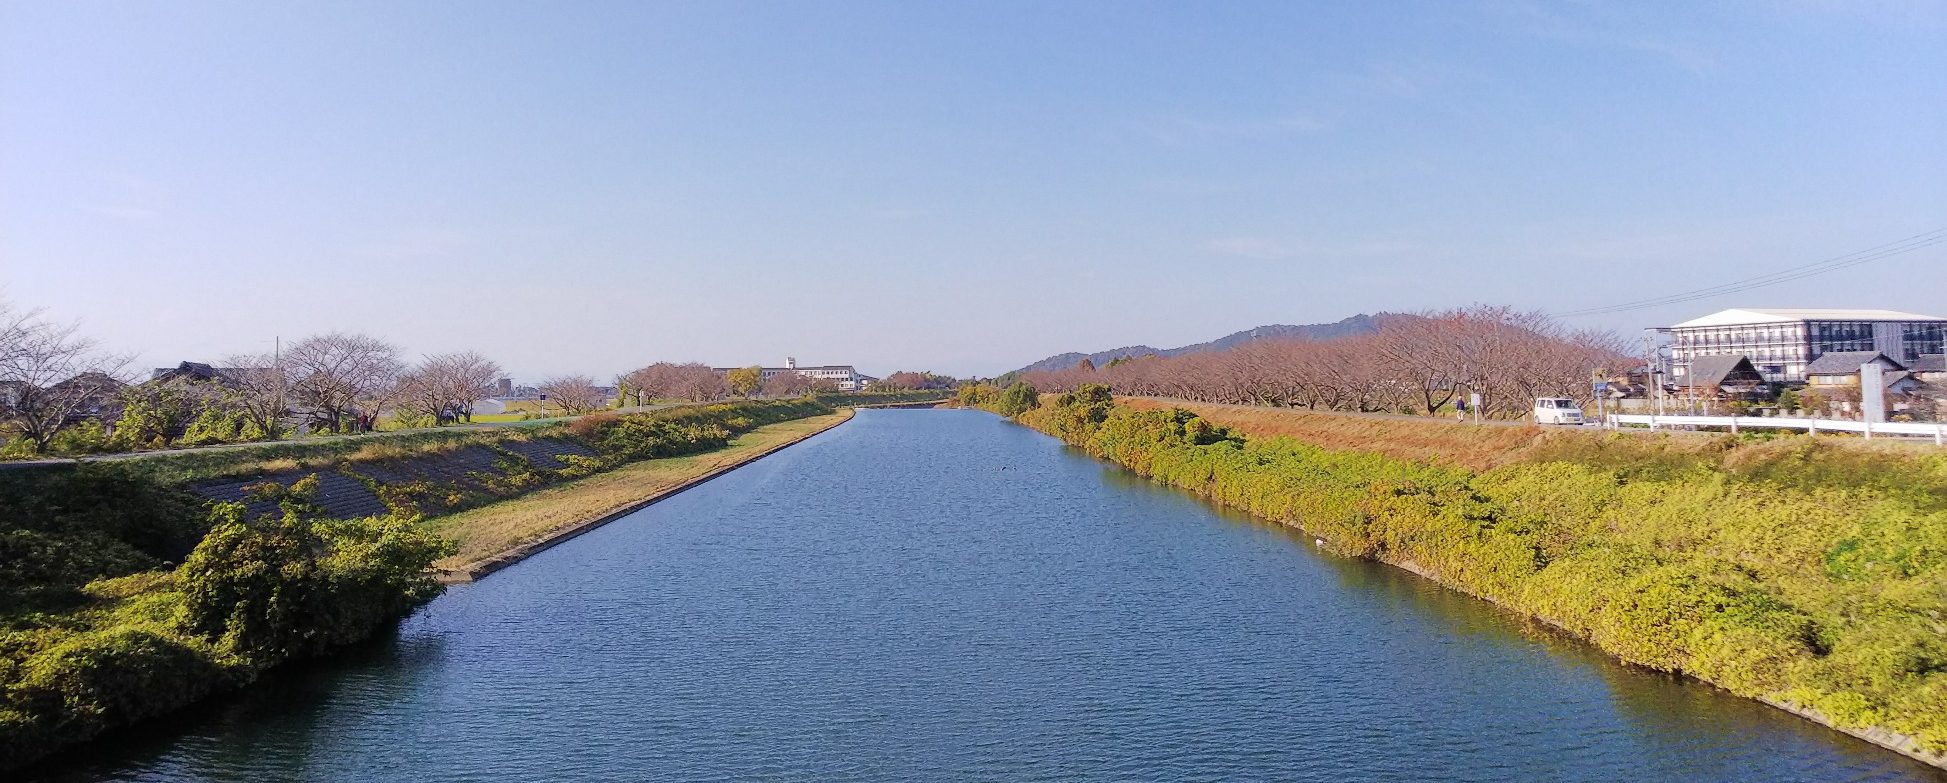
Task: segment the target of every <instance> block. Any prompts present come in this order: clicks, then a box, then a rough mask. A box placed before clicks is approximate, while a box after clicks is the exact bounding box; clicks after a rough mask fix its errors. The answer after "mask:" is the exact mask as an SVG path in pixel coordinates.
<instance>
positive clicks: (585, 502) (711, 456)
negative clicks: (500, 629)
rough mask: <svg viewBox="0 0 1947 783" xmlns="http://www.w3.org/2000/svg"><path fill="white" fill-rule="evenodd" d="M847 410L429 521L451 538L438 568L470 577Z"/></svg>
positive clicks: (829, 423)
mask: <svg viewBox="0 0 1947 783" xmlns="http://www.w3.org/2000/svg"><path fill="white" fill-rule="evenodd" d="M851 417H852V416H851V413H850V412H847V411H841V412H839V413H833V414H827V415H823V416H814V417H811V418H808V419H798V420H795V421H788V422H783V423H780V424H772V425H769V426H764V427H759V428H757V429H754V430H751V431H750V432H747V433H745V434H743V435H740V436H738V437H737V438H736V439H735V440H733V441H731V443H730V445H728V446H725V447H724V448H721V449H718V450H716V451H711V452H706V453H703V454H696V455H692V456H686V457H669V458H667V459H657V460H649V461H646V462H638V463H634V464H631V465H625V466H623V467H620V468H616V469H615V470H612V471H609V472H606V473H598V474H595V475H593V476H589V477H587V478H583V479H578V480H575V481H571V482H568V483H566V484H562V485H560V486H556V487H549V488H547V489H543V490H540V491H538V492H534V493H533V494H529V495H524V496H522V497H518V498H514V499H512V500H507V501H504V502H500V503H494V504H492V505H488V506H482V507H480V508H475V509H470V510H467V511H462V512H459V513H457V514H452V515H449V516H444V517H436V518H433V519H432V520H430V523H431V524H432V526H433V528H434V529H435V530H437V531H438V532H439V533H440V535H442V536H444V537H446V538H449V539H451V540H452V541H453V542H454V543H455V545H456V551H455V552H454V554H452V555H450V556H448V557H446V558H444V559H442V560H440V561H439V562H438V563H436V564H435V567H436V568H438V569H439V570H441V571H442V572H444V573H446V574H449V575H452V576H453V577H455V578H458V577H468V578H470V577H475V576H478V575H479V574H480V573H481V570H482V569H483V568H487V567H491V566H498V565H501V564H503V563H504V562H506V561H505V560H504V558H506V557H508V556H509V555H510V554H511V555H518V554H525V553H526V548H527V547H530V546H533V545H535V544H537V543H548V542H552V541H553V540H555V537H556V536H558V535H560V534H562V533H563V532H569V531H573V532H580V531H581V530H582V529H584V528H583V526H584V525H587V524H588V523H590V522H594V521H600V520H605V519H608V518H610V517H612V516H615V515H617V514H619V513H622V512H625V511H629V510H633V509H634V508H637V507H639V506H641V505H643V504H644V503H646V502H648V501H651V500H655V499H659V498H662V497H664V496H666V495H669V494H671V493H672V492H674V491H677V490H679V489H682V488H686V487H688V486H690V485H691V484H692V483H694V482H696V481H697V480H699V479H702V478H705V477H709V476H713V475H716V474H717V473H720V472H722V471H724V470H727V469H730V468H734V467H736V466H738V465H742V464H744V463H746V462H749V461H751V460H754V459H757V458H758V457H762V456H764V455H765V454H769V453H770V452H772V451H775V450H777V449H779V448H782V447H784V446H788V445H790V444H792V443H796V442H798V441H800V440H803V439H805V438H808V437H811V436H812V435H816V434H818V433H820V432H823V431H825V430H828V429H831V428H832V427H836V426H838V425H839V424H842V423H844V422H845V421H846V420H847V419H850V418H851Z"/></svg>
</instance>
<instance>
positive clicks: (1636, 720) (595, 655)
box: [45, 411, 1943, 783]
mask: <svg viewBox="0 0 1947 783" xmlns="http://www.w3.org/2000/svg"><path fill="white" fill-rule="evenodd" d="M172 724H173V725H171V726H168V727H162V728H153V729H149V730H146V731H144V732H142V733H140V734H137V735H134V736H124V737H121V738H119V739H118V740H116V741H114V742H110V743H104V744H105V745H107V746H108V747H104V748H94V749H90V750H88V751H87V752H86V753H85V754H78V757H71V758H68V759H65V760H63V761H62V762H61V766H58V767H56V768H54V769H52V770H48V771H47V774H46V775H45V777H46V778H47V779H51V780H61V781H69V780H72V781H92V780H144V781H149V780H153V781H240V782H241V781H251V782H253V783H254V782H256V781H283V780H301V781H411V782H413V783H431V782H433V781H489V780H491V781H526V780H545V781H553V780H575V781H580V780H591V781H592V780H618V781H627V780H681V781H687V780H698V781H717V780H721V781H733V780H734V781H746V780H760V781H761V780H789V781H824V780H866V781H930V780H951V781H984V780H999V781H1016V780H1046V781H1106V780H1157V781H1179V780H1182V781H1188V780H1297V781H1333V782H1334V783H1347V782H1349V781H1367V780H1374V781H1378V780H1426V781H1509V780H1570V781H1581V780H1587V781H1662V780H1670V781H1774V780H1776V781H1786V780H1804V781H1852V780H1940V779H1943V778H1941V777H1937V776H1936V775H1935V774H1934V773H1933V771H1931V770H1930V769H1928V768H1926V767H1922V766H1919V765H1917V764H1914V763H1912V762H1909V761H1907V760H1905V759H1902V758H1901V757H1899V756H1896V755H1893V754H1891V753H1887V752H1885V751H1881V750H1879V749H1877V748H1874V747H1872V746H1870V745H1866V744H1864V743H1861V742H1858V741H1855V740H1852V739H1850V738H1848V737H1844V736H1842V735H1838V734H1836V733H1832V732H1829V731H1826V730H1823V729H1820V728H1818V727H1816V726H1813V725H1811V724H1809V723H1805V722H1803V721H1800V720H1798V719H1796V718H1793V717H1790V716H1788V715H1785V714H1783V713H1780V712H1777V711H1775V710H1772V709H1769V708H1766V707H1763V706H1760V705H1755V704H1751V703H1748V702H1744V701H1742V700H1738V699H1733V698H1730V697H1726V696H1723V695H1721V694H1719V693H1716V692H1714V691H1712V690H1711V689H1709V688H1707V687H1704V686H1701V685H1697V684H1695V683H1686V682H1683V681H1680V680H1676V679H1673V678H1669V677H1664V676H1658V675H1653V674H1648V673H1644V672H1638V671H1633V670H1630V669H1626V668H1624V667H1622V666H1619V665H1616V664H1613V663H1611V662H1609V661H1608V660H1606V659H1605V658H1603V657H1601V656H1599V655H1596V654H1594V653H1592V652H1590V651H1589V650H1587V649H1586V648H1584V647H1582V646H1580V645H1578V644H1575V643H1572V642H1567V641H1564V640H1560V639H1557V638H1554V637H1551V636H1549V635H1548V634H1545V633H1541V632H1537V631H1535V630H1533V629H1531V628H1529V627H1527V626H1526V624H1524V623H1522V622H1521V621H1519V620H1517V619H1515V618H1512V617H1510V616H1508V615H1505V614H1502V613H1500V612H1498V611H1497V610H1494V609H1492V608H1490V607H1488V606H1486V605H1484V604H1482V603H1480V602H1477V601H1473V600H1471V599H1466V598H1462V597H1459V596H1455V595H1453V594H1451V593H1447V592H1444V591H1442V590H1440V589H1438V588H1436V587H1433V586H1431V585H1429V584H1428V583H1426V582H1424V581H1421V580H1418V579H1416V578H1414V577H1411V576H1409V575H1406V574H1404V573H1402V572H1399V571H1397V570H1393V569H1389V568H1386V567H1383V566H1377V565H1373V564H1370V563H1363V562H1354V561H1346V560H1339V559H1334V558H1329V557H1326V556H1323V555H1320V554H1318V553H1316V552H1314V551H1313V550H1312V549H1311V548H1310V547H1309V545H1308V543H1307V540H1306V539H1304V538H1302V537H1299V536H1295V535H1292V534H1289V533H1287V532H1285V531H1283V530H1280V529H1275V528H1272V527H1269V526H1266V525H1262V524H1258V523H1255V522H1252V521H1250V520H1248V519H1246V518H1242V517H1238V516H1233V515H1228V514H1225V513H1223V512H1220V511H1217V510H1213V509H1212V508H1210V507H1208V506H1206V505H1204V504H1202V503H1200V502H1199V501H1197V500H1195V499H1192V498H1189V497H1186V496H1183V495H1181V494H1178V493H1174V492H1170V491H1168V490H1163V489H1159V488H1155V487H1152V486H1150V485H1148V484H1146V483H1144V482H1142V481H1140V480H1136V479H1133V478H1131V477H1129V476H1128V475H1127V474H1124V473H1122V472H1119V471H1118V470H1116V469H1114V468H1111V467H1108V466H1105V465H1103V464H1101V463H1097V462H1095V461H1092V460H1090V459H1087V458H1086V457H1082V456H1079V455H1077V454H1076V453H1074V452H1071V451H1068V450H1065V449H1063V448H1062V447H1061V446H1060V445H1059V444H1057V443H1056V442H1055V441H1053V440H1051V439H1049V438H1047V437H1044V436H1041V435H1038V434H1035V433H1033V432H1031V431H1028V430H1025V429H1022V428H1019V427H1017V426H1014V425H1011V424H1008V423H1005V422H1003V421H1000V420H998V419H996V418H994V417H992V416H988V415H986V414H981V413H973V412H964V411H864V412H861V413H860V414H859V416H858V417H857V418H856V419H855V420H854V421H853V422H851V423H850V424H847V425H845V426H843V427H840V428H838V429H836V430H833V431H831V432H828V433H826V434H824V435H820V436H818V437H817V438H814V439H812V440H810V441H807V442H806V443H804V444H802V445H800V446H797V447H794V448H791V449H788V450H786V451H784V452H781V453H779V454H777V455H775V456H772V457H769V458H767V459H765V460H763V461H761V462H758V463H756V464H754V465H751V466H750V467H747V468H744V469H742V470H740V471H737V472H736V473H733V474H731V475H729V476H726V477H725V478H722V479H719V480H717V481H715V482H712V483H710V484H707V485H704V486H703V487H701V488H699V489H696V490H693V491H691V492H688V493H685V494H683V495H679V496H677V497H675V498H672V499H670V500H668V501H666V502H663V503H661V504H658V505H655V506H652V507H650V508H648V509H645V510H643V511H642V512H640V513H637V514H634V515H632V516H630V517H628V518H627V519H624V520H621V521H618V522H616V523H614V524H611V525H609V526H607V527H604V528H602V529H600V530H598V531H595V532H593V533H591V534H589V535H586V536H583V537H582V538H579V539H576V540H574V541H572V542H569V543H567V544H565V545H563V546H560V547H557V548H555V549H553V550H551V551H548V552H546V553H543V554H541V555H539V556H537V557H535V558H533V559H532V560H529V561H527V562H525V563H523V564H521V565H518V566H515V567H513V568H511V569H509V570H506V571H502V572H500V573H498V574H495V575H494V576H492V577H490V578H488V579H486V580H485V581H482V582H479V583H476V584H473V585H467V586H462V587H457V588H454V589H453V590H451V591H450V592H448V593H447V594H446V595H445V596H444V597H442V598H440V599H439V600H437V601H435V602H433V603H432V604H430V605H428V606H427V607H426V608H425V609H424V610H422V611H421V612H419V613H418V614H417V615H415V616H414V617H412V618H411V619H410V620H408V621H407V622H406V623H405V624H404V625H403V626H402V627H401V629H400V631H399V632H398V634H397V635H396V638H393V639H390V640H387V641H385V642H382V643H377V644H373V645H368V646H366V647H364V648H361V649H358V650H355V651H353V652H351V653H349V654H346V655H344V656H341V657H340V658H339V659H337V660H334V661H331V662H328V663H325V664H321V665H318V666H313V667H309V668H308V669H305V670H301V671H297V672H292V673H289V674H285V675H282V676H279V677H276V678H274V679H273V680H272V681H271V682H269V683H268V684H267V685H266V687H263V688H259V689H254V690H253V691H252V692H251V693H249V694H245V695H243V696H239V697H236V698H232V699H228V700H225V701H223V702H221V703H218V704H215V705H212V706H210V707H207V708H203V709H199V710H196V711H193V712H191V713H189V714H187V715H185V716H184V717H183V718H181V719H180V720H176V721H173V722H172Z"/></svg>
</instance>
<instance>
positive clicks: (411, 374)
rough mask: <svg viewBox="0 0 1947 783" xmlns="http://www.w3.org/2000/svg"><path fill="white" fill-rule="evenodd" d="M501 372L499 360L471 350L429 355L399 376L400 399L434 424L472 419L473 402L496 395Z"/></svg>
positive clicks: (400, 402) (414, 411) (403, 405)
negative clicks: (496, 383)
mask: <svg viewBox="0 0 1947 783" xmlns="http://www.w3.org/2000/svg"><path fill="white" fill-rule="evenodd" d="M500 374H501V369H500V365H499V364H498V363H496V362H494V361H493V360H492V359H488V358H487V357H485V356H481V355H480V354H477V353H474V352H472V351H467V352H464V353H442V354H437V355H433V356H427V357H425V358H423V359H421V360H420V362H419V364H417V365H414V366H413V368H412V369H411V370H408V371H407V372H406V373H405V374H404V375H402V376H400V378H399V384H398V394H397V399H398V401H399V405H400V407H402V408H404V409H405V410H407V411H409V412H411V413H412V414H414V415H416V416H419V417H420V418H426V419H432V420H433V423H434V424H435V425H440V424H447V423H450V422H459V421H472V420H473V403H474V401H476V400H481V399H485V398H487V397H491V396H493V393H494V381H495V380H496V379H498V378H499V377H500Z"/></svg>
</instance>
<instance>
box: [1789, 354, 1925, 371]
mask: <svg viewBox="0 0 1947 783" xmlns="http://www.w3.org/2000/svg"><path fill="white" fill-rule="evenodd" d="M1874 359H1885V360H1887V361H1889V362H1893V367H1894V369H1899V370H1904V369H1906V365H1903V364H1900V363H1899V362H1897V361H1894V360H1893V359H1892V358H1890V357H1888V356H1887V355H1886V354H1883V353H1880V352H1878V351H1833V352H1831V353H1828V354H1822V355H1820V356H1819V358H1817V359H1814V360H1812V363H1811V364H1808V365H1805V374H1806V375H1851V374H1853V373H1856V372H1859V366H1860V365H1862V364H1865V363H1867V362H1870V361H1872V360H1874Z"/></svg>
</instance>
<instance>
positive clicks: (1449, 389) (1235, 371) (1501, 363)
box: [1024, 305, 1630, 416]
mask: <svg viewBox="0 0 1947 783" xmlns="http://www.w3.org/2000/svg"><path fill="white" fill-rule="evenodd" d="M1624 348H1625V346H1624V343H1623V341H1622V339H1621V338H1620V337H1618V336H1617V335H1615V334H1614V333H1612V332H1603V331H1592V330H1572V329H1569V328H1567V327H1565V326H1563V325H1561V324H1560V323H1559V322H1556V321H1554V320H1553V319H1551V318H1549V317H1548V316H1546V315H1545V314H1542V313H1538V312H1522V311H1517V310H1514V309H1511V308H1507V307H1495V306H1486V305H1476V306H1473V307H1468V308H1461V309H1453V310H1443V311H1436V312H1425V313H1418V314H1411V315H1393V316H1387V317H1385V318H1383V319H1381V320H1380V323H1379V326H1378V329H1377V331H1376V332H1374V333H1371V334H1366V335H1360V336H1356V337H1345V338H1339V339H1334V340H1317V341H1314V340H1263V341H1257V342H1250V343H1245V344H1243V345H1240V346H1238V347H1236V348H1232V349H1230V350H1226V351H1221V352H1206V353H1194V354H1183V355H1179V356H1171V357H1160V356H1147V357H1138V358H1134V359H1128V360H1118V361H1116V362H1113V363H1111V364H1109V365H1107V366H1104V367H1099V368H1098V367H1093V366H1090V365H1088V364H1086V363H1084V364H1083V365H1081V366H1077V367H1075V368H1072V369H1068V370H1061V371H1055V372H1035V373H1029V374H1027V375H1026V376H1025V378H1024V379H1025V380H1027V381H1028V382H1029V383H1031V384H1033V385H1034V387H1035V388H1037V389H1039V390H1041V391H1044V392H1045V391H1053V392H1062V391H1072V390H1073V389H1074V388H1075V387H1077V386H1079V385H1080V384H1083V383H1106V384H1108V385H1109V386H1110V387H1111V388H1113V389H1115V391H1116V392H1117V393H1120V394H1133V395H1143V396H1156V397H1175V398H1179V399H1187V400H1196V401H1201V402H1221V403H1235V404H1244V405H1277V406H1290V407H1305V408H1313V409H1329V410H1345V411H1363V412H1388V413H1422V414H1431V413H1435V412H1438V411H1440V410H1442V409H1443V408H1446V407H1448V406H1450V405H1452V404H1453V403H1454V402H1455V401H1456V399H1457V398H1459V397H1460V395H1463V394H1474V393H1478V394H1480V395H1481V407H1482V412H1483V413H1484V414H1486V415H1490V416H1492V415H1504V416H1513V415H1520V414H1522V413H1525V412H1527V410H1528V409H1529V406H1530V405H1531V404H1532V401H1533V399H1534V398H1535V397H1538V396H1566V397H1572V398H1575V399H1578V400H1582V401H1584V402H1587V401H1588V400H1589V398H1590V394H1591V392H1590V384H1589V380H1590V376H1591V373H1594V372H1598V371H1601V372H1620V371H1623V370H1626V369H1627V368H1628V365H1629V362H1630V359H1629V358H1628V357H1627V356H1626V354H1625V353H1624Z"/></svg>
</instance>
